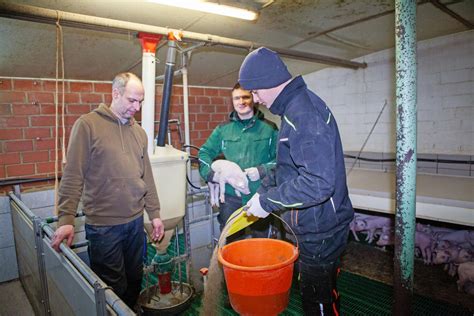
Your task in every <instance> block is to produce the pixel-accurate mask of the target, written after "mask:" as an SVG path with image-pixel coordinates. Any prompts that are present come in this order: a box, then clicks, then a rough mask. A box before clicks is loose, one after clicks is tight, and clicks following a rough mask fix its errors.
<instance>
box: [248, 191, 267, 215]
mask: <svg viewBox="0 0 474 316" xmlns="http://www.w3.org/2000/svg"><path fill="white" fill-rule="evenodd" d="M245 211H246V212H247V216H250V215H252V216H255V217H260V218H265V217H267V216H268V214H270V213H268V212H267V211H265V210H264V209H263V208H262V206H261V205H260V194H258V193H255V194H254V196H252V198H251V199H250V201H248V202H247V204H246V210H245Z"/></svg>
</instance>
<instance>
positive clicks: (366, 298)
mask: <svg viewBox="0 0 474 316" xmlns="http://www.w3.org/2000/svg"><path fill="white" fill-rule="evenodd" d="M171 245H173V247H169V251H168V253H169V254H170V255H171V256H174V255H175V250H174V239H172V240H171ZM179 246H180V247H179V248H180V250H179V252H180V254H183V253H184V238H183V237H182V235H180V236H179ZM154 255H155V250H154V248H153V247H151V246H148V255H147V258H148V259H147V260H149V261H151V259H153V256H154ZM181 273H182V278H183V280H185V279H186V274H185V273H186V270H185V267H184V265H182V271H181ZM295 279H296V278H293V285H292V288H291V293H290V301H289V303H288V307H287V309H286V310H285V311H284V312H283V313H281V314H280V315H281V316H300V315H304V313H303V308H302V306H301V296H300V294H299V290H298V282H297V281H295ZM173 280H178V271H176V269H175V271H174V273H173ZM149 281H150V283H153V284H156V277H152V278H151V280H149ZM144 284H145V281H144V282H143V283H142V285H144ZM338 289H339V293H340V295H341V315H350V316H371V315H374V316H385V315H386V316H390V315H391V314H392V312H391V311H392V299H393V288H392V287H391V286H389V285H387V284H384V283H381V282H377V281H374V280H370V279H368V278H365V277H363V276H360V275H356V274H352V273H349V272H346V271H342V272H341V275H340V277H339V280H338ZM413 298H414V304H413V315H417V316H425V315H426V316H428V315H429V316H446V315H449V316H471V315H473V314H472V313H470V312H469V310H467V309H465V308H463V307H461V306H456V305H451V304H447V303H445V302H441V301H435V300H432V299H430V298H427V297H423V296H420V295H416V294H415V295H414V296H413ZM226 300H228V298H227V292H225V293H224V294H223V298H222V300H221V302H222V303H221V304H220V306H219V307H218V308H219V311H218V312H219V313H218V314H219V315H222V316H236V315H238V314H237V313H236V312H234V311H233V310H232V308H230V307H225V304H224V303H223V302H225V301H226ZM200 308H201V297H200V296H196V297H195V299H194V300H193V302H192V305H191V306H190V307H189V309H188V310H187V311H185V312H183V313H182V314H181V315H183V316H197V315H199V311H200Z"/></svg>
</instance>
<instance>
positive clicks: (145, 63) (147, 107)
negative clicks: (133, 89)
mask: <svg viewBox="0 0 474 316" xmlns="http://www.w3.org/2000/svg"><path fill="white" fill-rule="evenodd" d="M152 36H153V35H148V34H144V33H140V39H141V41H142V82H143V88H144V89H145V100H144V101H143V107H142V127H143V129H144V130H145V132H146V136H147V144H148V147H147V151H148V155H149V156H151V155H153V151H154V149H155V143H154V140H155V125H154V124H153V121H154V120H155V73H156V64H155V49H156V45H157V44H158V41H159V40H160V39H161V38H156V37H152ZM147 44H148V45H150V46H151V48H150V47H148V45H147ZM153 44H154V45H153Z"/></svg>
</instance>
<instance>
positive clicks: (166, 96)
mask: <svg viewBox="0 0 474 316" xmlns="http://www.w3.org/2000/svg"><path fill="white" fill-rule="evenodd" d="M175 61H176V42H175V41H171V40H169V41H168V54H167V56H166V66H165V82H164V83H163V99H162V102H161V112H160V126H159V129H158V141H157V143H156V144H157V145H158V146H160V147H163V146H165V136H166V131H167V130H168V116H169V112H170V101H171V89H172V88H173V72H174V65H175Z"/></svg>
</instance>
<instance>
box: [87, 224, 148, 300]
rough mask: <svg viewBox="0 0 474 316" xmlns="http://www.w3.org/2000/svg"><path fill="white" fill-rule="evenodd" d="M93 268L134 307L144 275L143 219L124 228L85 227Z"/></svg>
mask: <svg viewBox="0 0 474 316" xmlns="http://www.w3.org/2000/svg"><path fill="white" fill-rule="evenodd" d="M85 229H86V239H87V240H88V241H89V248H88V252H89V258H90V262H91V269H92V270H93V271H94V272H95V273H96V274H97V275H98V276H99V277H100V278H101V279H102V281H104V282H105V283H106V284H107V285H108V286H110V287H112V288H113V290H114V292H115V293H116V294H117V295H118V296H119V297H120V298H121V299H122V300H123V301H124V302H125V303H126V304H127V305H128V306H129V307H130V308H131V309H133V308H134V307H135V304H136V302H137V299H138V296H139V295H140V289H141V282H142V276H143V245H144V238H145V232H144V230H143V217H142V216H140V217H139V218H137V219H135V220H133V221H131V222H129V223H126V224H121V225H113V226H97V225H89V224H86V225H85Z"/></svg>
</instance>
